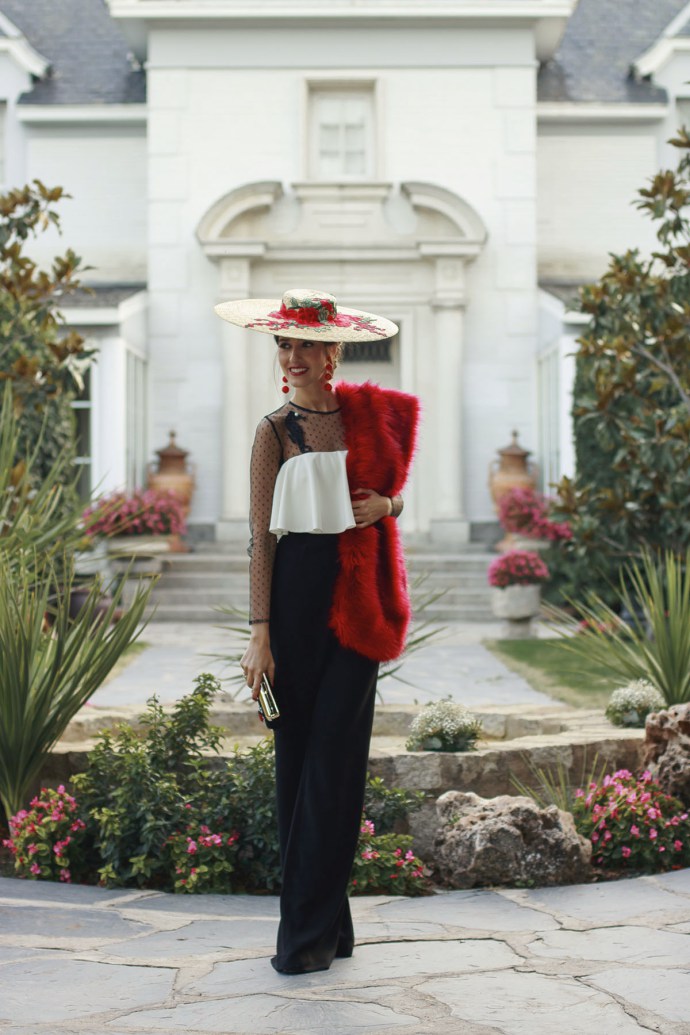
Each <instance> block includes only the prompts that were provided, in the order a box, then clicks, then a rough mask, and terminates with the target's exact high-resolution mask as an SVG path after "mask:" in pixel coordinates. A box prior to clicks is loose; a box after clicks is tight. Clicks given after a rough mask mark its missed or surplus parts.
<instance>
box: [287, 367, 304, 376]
mask: <svg viewBox="0 0 690 1035" xmlns="http://www.w3.org/2000/svg"><path fill="white" fill-rule="evenodd" d="M288 370H289V372H290V373H291V374H292V375H293V377H299V375H300V374H306V372H307V370H308V367H288Z"/></svg>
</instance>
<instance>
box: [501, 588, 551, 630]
mask: <svg viewBox="0 0 690 1035" xmlns="http://www.w3.org/2000/svg"><path fill="white" fill-rule="evenodd" d="M540 599H541V588H540V586H539V585H538V584H537V583H534V584H533V585H530V586H506V587H505V588H504V589H500V588H499V587H498V586H492V587H491V608H492V610H493V613H494V614H495V615H496V617H497V618H507V619H509V620H510V621H513V622H521V621H524V620H525V619H527V618H533V617H534V616H535V615H538V614H539V604H540Z"/></svg>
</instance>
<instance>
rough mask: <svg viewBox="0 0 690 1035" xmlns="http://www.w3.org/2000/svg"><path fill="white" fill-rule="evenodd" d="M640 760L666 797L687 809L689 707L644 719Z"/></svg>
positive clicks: (689, 797)
mask: <svg viewBox="0 0 690 1035" xmlns="http://www.w3.org/2000/svg"><path fill="white" fill-rule="evenodd" d="M642 760H643V763H644V764H645V765H646V766H647V768H648V769H649V771H650V772H651V774H652V776H653V777H654V779H655V780H658V782H659V784H660V785H661V787H663V789H664V791H666V793H667V794H672V795H673V796H674V797H675V798H680V800H681V801H682V802H683V804H685V805H690V704H674V705H673V707H672V708H666V709H664V711H662V712H652V713H651V714H650V715H648V716H647V721H646V722H645V739H644V744H643V745H642Z"/></svg>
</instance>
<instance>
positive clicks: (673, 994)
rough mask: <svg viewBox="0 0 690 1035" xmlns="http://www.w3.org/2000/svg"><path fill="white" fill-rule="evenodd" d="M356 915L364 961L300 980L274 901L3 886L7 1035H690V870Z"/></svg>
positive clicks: (367, 908) (378, 906)
mask: <svg viewBox="0 0 690 1035" xmlns="http://www.w3.org/2000/svg"><path fill="white" fill-rule="evenodd" d="M352 907H353V916H354V921H355V931H356V935H357V947H356V949H355V953H354V956H353V957H352V959H349V960H336V961H334V963H333V966H332V967H331V969H330V970H329V971H327V972H322V973H318V974H310V975H303V976H292V977H287V976H284V975H280V974H276V973H275V972H274V971H273V969H272V968H271V966H270V963H269V959H270V956H271V954H272V952H273V945H274V942H275V934H276V929H277V920H278V901H277V899H276V898H275V897H274V896H246V895H235V896H232V895H231V896H215V895H209V896H189V897H185V896H174V895H166V894H162V893H158V892H148V891H144V892H138V891H126V890H125V891H123V890H118V891H109V890H106V889H100V888H87V887H71V886H64V885H55V884H48V883H38V882H28V881H27V882H24V881H17V880H11V879H1V880H0V918H1V920H0V1032H2V1033H3V1035H4V1033H5V1032H8V1033H10V1032H11V1033H13V1035H42V1033H46V1035H137V1033H139V1035H141V1033H149V1035H154V1033H156V1035H160V1033H165V1035H177V1033H181V1032H187V1033H188V1032H192V1033H195V1035H212V1033H213V1035H217V1033H222V1035H249V1033H257V1035H263V1033H266V1035H268V1033H274V1032H275V1033H277V1032H282V1033H297V1032H313V1033H317V1035H324V1033H326V1032H328V1033H334V1035H336V1033H337V1035H373V1033H377V1032H390V1033H400V1035H417V1033H420V1035H421V1033H430V1035H437V1033H439V1032H443V1033H448V1035H454V1033H462V1035H498V1033H501V1035H556V1033H559V1032H562V1031H566V1030H567V1031H568V1032H569V1033H571V1035H580V1033H582V1035H584V1033H588V1035H589V1033H590V1032H593V1031H595V1032H597V1033H601V1035H611V1033H614V1032H615V1033H616V1035H633V1033H639V1032H650V1031H651V1032H657V1033H661V1035H684V1033H689V1032H690V870H684V871H678V872H675V873H670V874H667V875H664V876H659V877H655V878H652V877H644V878H638V879H635V880H629V881H621V882H617V883H606V884H589V885H583V886H576V887H564V888H543V889H530V890H527V889H525V890H515V889H512V890H498V891H491V890H486V891H453V892H440V893H438V894H436V895H434V896H430V897H425V898H416V899H409V898H383V897H377V898H366V897H362V898H354V899H353V900H352Z"/></svg>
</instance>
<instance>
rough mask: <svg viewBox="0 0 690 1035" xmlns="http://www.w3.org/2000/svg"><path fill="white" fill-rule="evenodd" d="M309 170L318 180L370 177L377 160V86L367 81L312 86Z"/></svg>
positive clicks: (310, 96)
mask: <svg viewBox="0 0 690 1035" xmlns="http://www.w3.org/2000/svg"><path fill="white" fill-rule="evenodd" d="M309 123H310V127H309V131H310V142H309V143H310V146H309V152H310V153H309V173H310V176H311V177H312V178H314V179H317V180H342V179H348V180H353V179H355V180H356V179H370V178H373V176H374V173H375V164H376V163H375V161H374V89H373V84H371V83H364V84H361V85H353V86H350V87H347V88H345V87H342V86H341V87H339V86H338V85H337V84H335V85H332V86H329V85H324V84H319V85H312V86H310V88H309Z"/></svg>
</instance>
